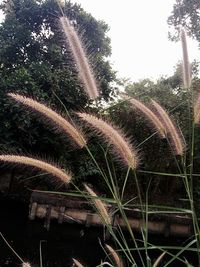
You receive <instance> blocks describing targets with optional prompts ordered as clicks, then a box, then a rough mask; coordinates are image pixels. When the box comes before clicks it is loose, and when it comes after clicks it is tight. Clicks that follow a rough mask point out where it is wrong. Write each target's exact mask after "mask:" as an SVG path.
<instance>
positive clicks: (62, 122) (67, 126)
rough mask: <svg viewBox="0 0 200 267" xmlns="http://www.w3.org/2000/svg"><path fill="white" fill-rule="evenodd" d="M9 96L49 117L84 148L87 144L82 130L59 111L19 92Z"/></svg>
mask: <svg viewBox="0 0 200 267" xmlns="http://www.w3.org/2000/svg"><path fill="white" fill-rule="evenodd" d="M8 96H10V97H12V98H13V99H14V100H16V101H17V102H20V103H22V104H23V105H25V106H28V107H30V108H32V109H33V110H34V111H37V112H39V113H40V114H42V115H43V116H45V117H46V118H48V119H49V120H50V121H52V122H53V123H54V124H55V125H56V126H57V127H58V128H59V129H62V130H63V131H64V132H65V133H66V134H67V135H68V136H70V137H71V138H72V140H73V141H74V142H75V143H76V144H77V145H78V146H79V147H81V148H82V147H84V146H85V145H86V139H85V137H84V136H83V134H82V133H81V131H80V130H77V129H76V128H75V127H74V126H73V125H72V124H71V123H69V122H68V121H67V120H66V119H64V118H63V117H62V116H61V115H59V114H58V113H57V112H55V111H53V110H52V109H50V108H49V107H46V106H45V105H44V104H41V103H39V102H37V101H36V100H33V99H31V98H28V97H25V96H22V95H19V94H14V93H9V94H8Z"/></svg>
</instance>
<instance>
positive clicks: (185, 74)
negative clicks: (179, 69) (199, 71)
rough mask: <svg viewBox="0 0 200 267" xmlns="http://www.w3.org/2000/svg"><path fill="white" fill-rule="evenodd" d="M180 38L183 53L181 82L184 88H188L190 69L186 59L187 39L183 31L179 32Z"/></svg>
mask: <svg viewBox="0 0 200 267" xmlns="http://www.w3.org/2000/svg"><path fill="white" fill-rule="evenodd" d="M180 37H181V43H182V51H183V82H184V87H185V88H190V85H191V69H190V63H189V58H188V49H187V39H186V32H185V29H184V28H182V29H181V30H180Z"/></svg>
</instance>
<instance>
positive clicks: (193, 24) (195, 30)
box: [168, 0, 200, 43]
mask: <svg viewBox="0 0 200 267" xmlns="http://www.w3.org/2000/svg"><path fill="white" fill-rule="evenodd" d="M168 24H169V25H170V26H174V28H175V30H178V29H179V27H180V26H184V27H185V28H186V29H187V33H188V34H189V35H190V36H191V37H192V38H194V39H196V40H197V41H198V42H199V43H200V2H199V0H178V1H177V3H176V4H174V8H173V11H172V15H171V16H170V17H169V18H168ZM176 35H177V34H176ZM176 35H172V36H171V38H172V40H176V39H177V36H176Z"/></svg>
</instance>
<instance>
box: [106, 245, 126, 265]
mask: <svg viewBox="0 0 200 267" xmlns="http://www.w3.org/2000/svg"><path fill="white" fill-rule="evenodd" d="M106 249H107V251H108V252H109V253H110V255H111V256H112V258H113V261H114V263H115V266H116V267H124V264H123V262H122V260H121V258H120V257H119V255H118V254H117V252H116V251H115V250H114V249H113V248H112V247H111V246H109V245H106Z"/></svg>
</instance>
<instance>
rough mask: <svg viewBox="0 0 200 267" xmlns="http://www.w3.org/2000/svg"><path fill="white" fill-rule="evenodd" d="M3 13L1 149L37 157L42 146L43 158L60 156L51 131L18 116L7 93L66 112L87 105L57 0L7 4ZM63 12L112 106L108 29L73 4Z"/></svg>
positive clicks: (0, 40)
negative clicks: (28, 98) (72, 26)
mask: <svg viewBox="0 0 200 267" xmlns="http://www.w3.org/2000/svg"><path fill="white" fill-rule="evenodd" d="M0 8H1V9H2V10H3V12H4V15H5V19H4V21H3V22H2V24H1V25H0V89H1V90H0V120H1V129H0V137H1V140H3V142H2V143H1V148H3V149H8V148H9V150H11V151H12V150H17V151H21V150H22V151H26V150H29V149H30V151H33V152H34V151H37V149H38V147H40V150H41V153H42V152H44V153H45V154H49V153H50V156H51V155H53V156H56V155H57V154H58V153H61V151H63V149H59V148H58V146H56V143H57V141H56V140H58V143H59V141H60V140H59V138H58V139H55V134H54V133H52V132H51V131H48V130H47V132H46V134H44V133H45V131H46V129H45V128H44V126H43V124H41V123H40V122H38V120H36V119H35V118H32V116H27V114H29V113H28V111H26V112H25V111H24V110H22V111H19V109H18V106H19V105H18V104H16V103H13V101H12V102H11V100H9V99H8V97H7V93H8V92H15V93H16V92H17V93H20V94H25V95H28V96H31V97H33V98H34V99H37V100H39V101H40V102H45V103H46V104H48V105H50V106H51V107H53V108H55V109H57V110H61V111H63V112H65V108H66V109H67V110H68V111H69V112H70V111H71V110H81V109H83V108H84V107H86V106H87V105H88V103H89V100H88V98H87V96H86V95H85V93H84V90H82V89H83V88H82V87H83V85H82V84H81V83H80V81H79V79H78V78H77V71H76V68H75V66H74V62H73V59H72V56H71V53H70V51H69V49H68V47H67V46H66V40H64V37H63V33H62V32H61V29H60V26H59V23H58V19H59V17H60V16H61V15H62V14H61V12H60V9H59V7H58V5H57V1H55V0H45V1H43V0H5V1H4V2H3V3H2V4H1V6H0ZM63 10H64V13H65V14H66V15H67V16H68V18H69V19H70V21H71V23H73V25H74V26H75V28H76V30H77V31H78V32H79V33H80V34H81V38H82V40H83V43H84V44H85V49H86V52H87V54H88V55H89V58H90V61H91V64H92V67H93V68H94V72H95V76H96V79H97V83H98V85H99V88H100V91H101V97H102V98H103V99H104V100H106V101H107V100H108V99H110V97H112V93H113V87H112V85H111V83H112V81H114V80H115V73H114V71H113V70H112V68H111V66H110V64H109V61H108V59H107V57H108V56H109V55H110V54H111V47H110V39H109V38H108V37H107V31H108V29H109V28H108V25H107V24H105V23H104V22H103V21H97V20H96V19H95V18H94V17H92V15H90V14H88V13H87V12H85V11H84V10H83V9H82V8H81V6H80V5H77V4H72V3H71V2H70V1H69V2H66V4H65V6H64V7H63ZM61 103H62V104H61ZM64 106H65V108H63V107H64ZM21 131H23V133H24V134H23V137H22V136H21ZM55 151H59V152H55Z"/></svg>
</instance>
